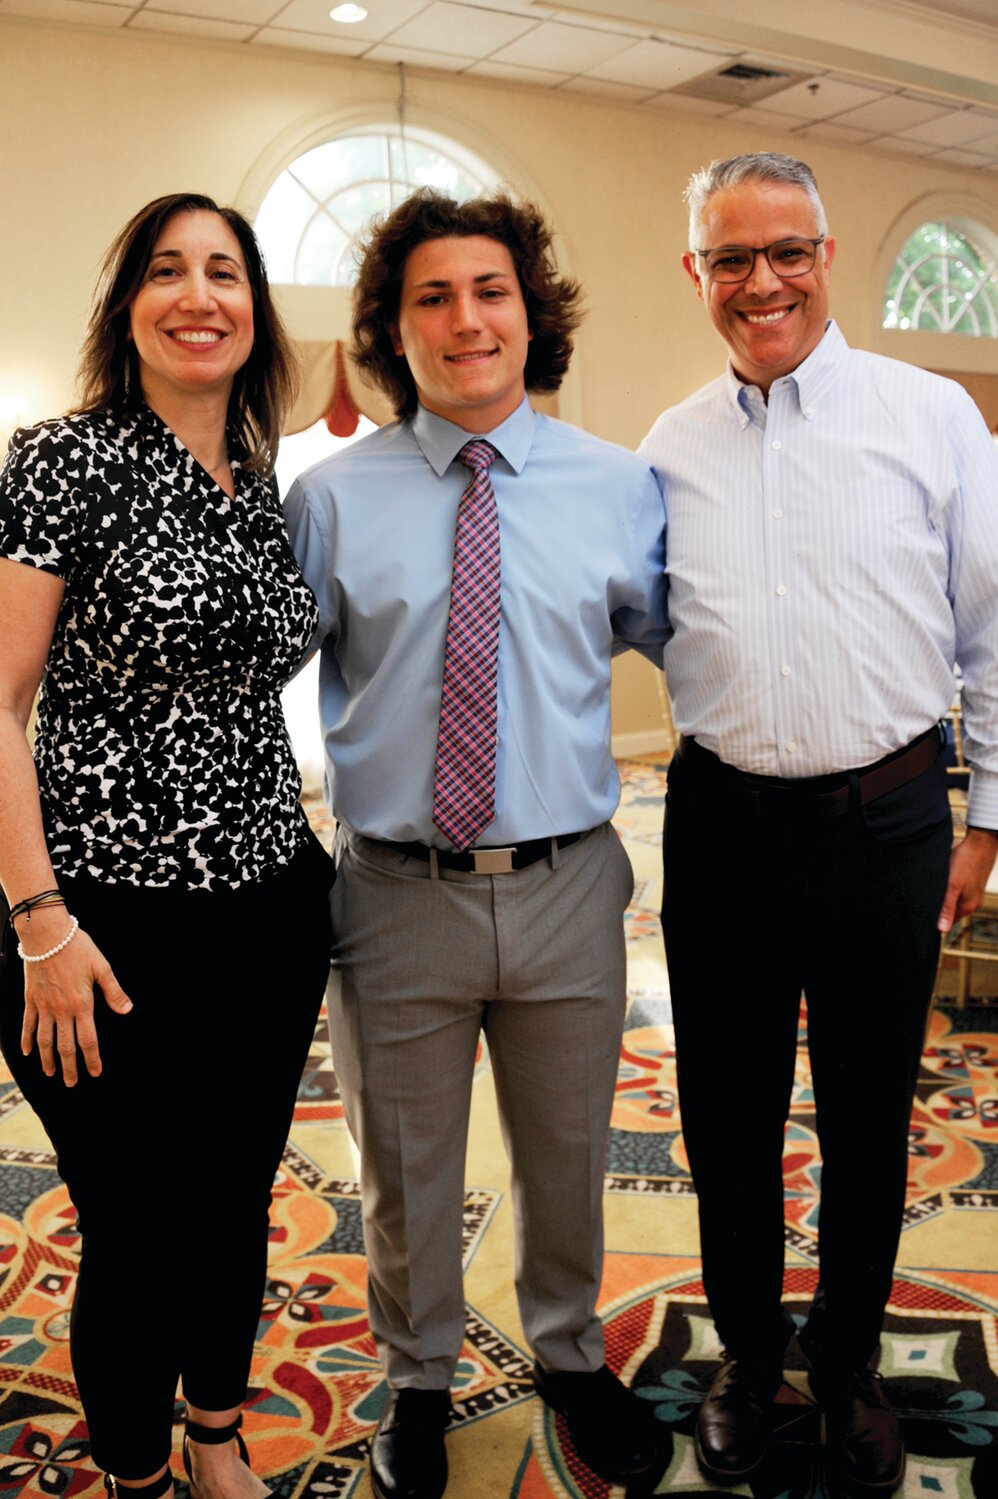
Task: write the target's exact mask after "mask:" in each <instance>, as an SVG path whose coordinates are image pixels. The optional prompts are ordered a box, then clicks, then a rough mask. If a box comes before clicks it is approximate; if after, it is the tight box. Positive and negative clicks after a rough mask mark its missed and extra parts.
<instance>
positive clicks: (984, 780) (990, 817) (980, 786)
mask: <svg viewBox="0 0 998 1499" xmlns="http://www.w3.org/2000/svg"><path fill="white" fill-rule="evenodd" d="M967 825H968V827H975V828H987V829H988V830H989V831H991V832H998V771H995V770H972V771H971V773H970V793H969V795H968V797H967Z"/></svg>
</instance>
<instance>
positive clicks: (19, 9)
mask: <svg viewBox="0 0 998 1499" xmlns="http://www.w3.org/2000/svg"><path fill="white" fill-rule="evenodd" d="M128 15H129V12H128V10H126V9H125V7H124V6H121V5H114V4H112V5H98V4H96V3H95V0H0V16H28V17H30V18H32V19H35V20H38V21H77V22H83V23H84V24H86V25H87V26H124V24H125V22H126V21H127V20H128Z"/></svg>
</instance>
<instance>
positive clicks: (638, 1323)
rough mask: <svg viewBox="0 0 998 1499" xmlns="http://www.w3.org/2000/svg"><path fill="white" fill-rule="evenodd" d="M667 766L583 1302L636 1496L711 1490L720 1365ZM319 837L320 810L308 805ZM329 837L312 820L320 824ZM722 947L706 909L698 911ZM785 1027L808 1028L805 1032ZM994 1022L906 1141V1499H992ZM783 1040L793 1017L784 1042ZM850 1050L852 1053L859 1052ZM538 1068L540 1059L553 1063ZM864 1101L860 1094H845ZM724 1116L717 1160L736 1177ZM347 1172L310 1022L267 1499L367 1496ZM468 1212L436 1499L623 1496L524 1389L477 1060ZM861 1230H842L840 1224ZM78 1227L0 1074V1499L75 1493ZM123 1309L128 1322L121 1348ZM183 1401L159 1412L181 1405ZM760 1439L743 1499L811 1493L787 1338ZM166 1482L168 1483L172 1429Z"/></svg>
mask: <svg viewBox="0 0 998 1499" xmlns="http://www.w3.org/2000/svg"><path fill="white" fill-rule="evenodd" d="M662 779H663V776H662V767H661V766H658V765H655V764H649V763H637V762H632V763H629V764H627V765H626V766H625V767H624V780H625V794H624V799H623V802H622V806H621V811H620V814H619V817H618V819H617V824H618V827H619V829H620V831H621V833H622V836H623V837H624V839H625V842H626V844H627V847H628V851H629V853H630V855H631V858H632V862H633V864H634V866H635V874H636V890H635V899H634V903H633V905H632V908H631V911H630V912H629V914H628V918H627V923H628V942H629V946H628V954H629V984H630V991H631V1006H630V1012H629V1018H628V1024H627V1034H626V1036H625V1040H624V1047H623V1051H622V1055H621V1066H620V1075H619V1084H618V1097H617V1104H616V1109H615V1112H614V1118H613V1130H612V1136H611V1141H610V1155H609V1161H608V1171H607V1197H606V1213H607V1250H608V1253H607V1261H606V1271H605V1276H604V1283H603V1288H602V1293H601V1311H602V1315H603V1317H604V1320H605V1323H606V1328H607V1348H608V1360H609V1362H610V1364H611V1366H612V1367H613V1368H615V1369H617V1370H618V1371H620V1372H621V1373H622V1374H623V1375H624V1377H625V1378H626V1379H627V1380H628V1381H629V1382H631V1383H632V1384H633V1386H634V1388H635V1389H636V1390H638V1391H639V1393H640V1394H641V1397H642V1398H643V1399H647V1400H648V1401H649V1403H650V1404H651V1405H652V1407H653V1409H654V1410H655V1413H656V1415H657V1417H658V1419H659V1421H660V1422H661V1423H662V1431H663V1461H664V1471H663V1474H662V1477H661V1479H660V1481H659V1482H658V1485H657V1487H656V1488H655V1492H656V1493H659V1494H667V1495H671V1496H681V1495H688V1496H692V1495H698V1496H711V1495H713V1494H715V1490H714V1489H713V1488H712V1487H711V1485H710V1484H708V1483H706V1482H705V1480H704V1479H703V1478H702V1477H701V1476H700V1474H699V1472H698V1470H697V1467H696V1463H695V1460H694V1457H693V1447H692V1430H693V1420H694V1415H695V1410H696V1406H697V1402H698V1400H699V1398H700V1393H701V1391H702V1382H703V1379H704V1377H705V1376H706V1375H707V1374H708V1372H709V1370H710V1367H711V1361H712V1360H713V1359H714V1358H715V1357H716V1354H717V1348H716V1339H715V1335H714V1330H713V1326H712V1324H711V1322H710V1319H709V1317H708V1315H707V1310H706V1306H705V1304H704V1297H703V1290H702V1285H701V1283H700V1279H699V1262H698V1260H697V1257H696V1256H697V1234H696V1203H695V1198H694V1196H693V1192H692V1186H691V1183H690V1179H689V1173H688V1170H687V1165H686V1160H685V1155H684V1151H683V1144H682V1136H681V1133H680V1121H679V1115H678V1107H677V1102H676V1089H675V1064H674V1056H673V1050H672V1044H671V1031H670V1027H669V1001H668V986H667V982H666V977H665V970H664V963H663V960H662V952H661V939H660V936H659V932H658V924H657V920H656V917H655V910H656V908H657V905H658V902H659V896H660V885H661V881H660V874H659V831H660V818H661V804H662ZM316 822H317V823H318V824H319V825H320V830H321V825H322V822H323V817H322V814H321V812H320V811H317V812H316ZM327 831H328V829H327ZM719 937H723V916H722V917H719ZM805 1023H806V1022H805ZM996 1032H998V1008H996V1007H989V1006H984V1005H976V1006H975V1005H971V1006H970V1007H969V1008H968V1009H966V1010H964V1011H957V1010H954V1009H951V1008H947V1007H940V1008H938V1009H937V1011H936V1013H935V1015H934V1017H933V1021H932V1026H931V1030H930V1035H929V1043H928V1046H927V1049H926V1052H925V1055H924V1059H923V1067H922V1073H921V1078H920V1082H919V1087H918V1097H917V1101H916V1107H915V1111H914V1115H913V1120H912V1131H911V1156H910V1159H911V1176H910V1191H909V1202H908V1210H907V1216H906V1225H905V1232H904V1234H903V1235H902V1246H901V1253H900V1258H899V1269H898V1274H897V1277H896V1280H895V1286H894V1292H893V1296H892V1300H891V1305H890V1308H889V1313H888V1318H887V1326H886V1329H885V1337H884V1352H883V1360H882V1364H881V1368H882V1371H883V1373H884V1374H885V1376H886V1378H887V1381H888V1388H889V1392H890V1394H891V1396H892V1398H893V1400H894V1402H895V1405H896V1406H897V1407H898V1409H899V1412H900V1414H901V1417H902V1420H903V1423H904V1426H905V1432H906V1437H907V1441H908V1445H909V1450H910V1453H911V1457H910V1461H909V1468H908V1475H907V1478H906V1481H905V1487H904V1490H903V1495H904V1499H994V1496H995V1495H998V1232H996V1230H998V1034H996ZM803 1039H804V1029H803V1023H802V1031H801V1038H800V1040H801V1042H803ZM862 1044H863V1037H862V1034H858V1035H857V1036H856V1045H857V1046H862ZM552 1065H557V1059H556V1058H552ZM857 1107H858V1108H862V1100H861V1099H860V1100H857ZM737 1152H738V1141H737V1121H734V1122H733V1123H732V1162H733V1167H735V1168H736V1169H737V1167H738V1159H737ZM356 1174H357V1171H356V1160H355V1158H354V1153H353V1148H352V1145H351V1142H350V1140H349V1136H348V1135H347V1132H346V1130H345V1128H344V1126H343V1120H342V1110H341V1108H340V1105H339V1100H338V1096H337V1092H336V1081H335V1074H334V1071H333V1067H332V1062H331V1059H330V1056H329V1046H328V1041H327V1039H326V1035H325V1027H324V1025H322V1024H320V1026H319V1028H318V1030H317V1032H316V1039H315V1044H314V1047H313V1051H312V1055H311V1057H310V1059H309V1064H308V1067H307V1069H306V1072H305V1075H304V1077H303V1079H302V1084H301V1089H300V1093H299V1100H298V1107H297V1110H296V1121H295V1126H294V1130H293V1134H292V1140H291V1142H290V1144H289V1146H288V1149H287V1152H286V1154H285V1158H284V1162H283V1168H282V1171H281V1174H280V1177H279V1179H278V1182H277V1185H276V1190H275V1199H274V1208H273V1214H272V1231H271V1256H270V1267H269V1279H268V1284H267V1287H266V1294H265V1298H264V1301H263V1303H262V1306H261V1312H260V1324H259V1333H258V1340H257V1347H256V1355H255V1358H254V1364H253V1371H252V1387H251V1394H250V1401H249V1407H248V1412H247V1418H246V1427H245V1431H246V1437H247V1441H248V1443H249V1446H250V1449H251V1453H252V1457H253V1464H254V1467H255V1468H256V1469H257V1470H258V1471H259V1472H261V1473H262V1474H264V1475H265V1476H266V1477H267V1480H268V1482H269V1484H270V1486H271V1488H272V1489H273V1491H274V1492H275V1494H278V1495H280V1496H287V1499H291V1496H292V1495H294V1496H306V1495H308V1496H314V1499H347V1496H349V1499H368V1496H369V1494H370V1488H369V1485H368V1481H367V1478H366V1475H365V1472H364V1464H365V1443H366V1440H367V1438H368V1437H369V1435H370V1432H371V1430H372V1428H373V1426H374V1424H375V1422H376V1421H377V1418H378V1414H379V1412H380V1409H381V1406H382V1403H383V1401H384V1398H385V1386H384V1383H383V1381H382V1379H381V1375H380V1370H379V1367H378V1364H377V1361H376V1358H375V1353H374V1347H373V1343H372V1341H371V1338H370V1335H369V1333H368V1329H367V1322H366V1316H365V1310H364V1285H365V1267H364V1259H363V1253H362V1248H363V1246H362V1242H361V1230H360V1203H359V1198H358V1192H357V1186H356ZM785 1176H786V1185H787V1230H786V1234H787V1273H786V1296H787V1300H788V1304H789V1306H790V1309H791V1311H792V1312H797V1311H798V1309H799V1310H800V1311H801V1312H802V1311H803V1308H804V1306H805V1305H806V1303H807V1299H808V1297H809V1295H810V1293H811V1291H812V1290H813V1287H814V1283H815V1279H816V1269H815V1214H816V1204H817V1192H818V1185H819V1180H820V1160H819V1157H818V1149H817V1141H816V1137H815V1132H814V1113H813V1099H812V1095H811V1091H810V1084H809V1077H808V1070H807V1060H806V1051H804V1050H801V1051H800V1053H799V1067H798V1075H797V1081H796V1087H795V1090H794V1097H793V1104H792V1114H791V1120H790V1124H789V1126H788V1130H787V1143H786V1157H785ZM468 1183H469V1186H468V1192H467V1196H466V1205H465V1262H466V1267H467V1269H466V1291H467V1300H468V1322H467V1335H466V1341H465V1346H464V1350H463V1357H462V1360H461V1365H460V1368H459V1371H458V1376H457V1380H456V1382H455V1391H454V1394H455V1406H454V1421H453V1427H452V1430H451V1432H450V1434H449V1436H448V1450H449V1454H450V1463H451V1475H452V1476H451V1483H450V1486H449V1489H448V1495H451V1494H453V1495H454V1496H455V1499H461V1496H465V1499H506V1496H509V1499H622V1496H623V1490H619V1489H618V1490H614V1489H610V1488H609V1487H608V1486H607V1485H606V1484H605V1483H602V1482H601V1481H599V1480H597V1479H594V1478H593V1477H592V1475H591V1474H589V1473H588V1471H587V1470H586V1469H584V1468H583V1467H582V1466H581V1464H580V1463H579V1462H578V1460H577V1458H576V1457H575V1454H574V1452H573V1451H572V1449H571V1445H570V1443H569V1442H568V1440H567V1438H565V1435H564V1432H563V1430H562V1427H561V1423H560V1420H556V1419H554V1418H553V1417H552V1416H551V1415H550V1413H549V1412H547V1411H546V1410H545V1409H544V1408H543V1407H542V1406H541V1405H540V1403H539V1402H538V1401H537V1400H536V1399H535V1398H534V1397H533V1395H532V1389H531V1384H530V1363H531V1361H530V1356H529V1352H528V1350H527V1349H526V1347H525V1345H524V1342H523V1337H522V1332H521V1330H520V1326H519V1322H518V1318H517V1314H516V1307H515V1300H514V1297H513V1292H512V1285H511V1264H512V1223H511V1213H510V1204H509V1197H508V1190H507V1173H506V1166H505V1158H504V1155H503V1151H502V1146H501V1143H500V1141H499V1136H498V1130H497V1128H496V1124H495V1112H494V1099H493V1095H492V1079H491V1073H490V1070H489V1066H488V1057H487V1054H486V1053H485V1052H484V1051H483V1053H482V1056H481V1058H480V1065H479V1070H478V1078H477V1082H476V1087H475V1099H474V1104H473V1118H472V1136H471V1145H470V1150H469V1164H468ZM857 1230H858V1231H861V1225H857ZM76 1249H77V1237H76V1233H75V1215H74V1213H73V1210H72V1207H71V1205H70V1203H69V1201H68V1198H67V1196H66V1193H65V1190H64V1189H63V1187H62V1186H61V1184H60V1182H59V1180H58V1177H57V1176H56V1174H55V1171H54V1168H53V1163H52V1156H51V1152H50V1150H49V1148H48V1143H47V1141H46V1140H45V1137H44V1135H43V1133H42V1132H41V1129H40V1127H39V1125H38V1123H37V1121H36V1120H35V1119H34V1117H33V1116H32V1114H31V1112H30V1110H29V1109H28V1108H27V1107H26V1105H24V1104H23V1102H22V1100H21V1099H20V1096H19V1094H18V1093H17V1090H16V1088H15V1087H14V1085H13V1083H12V1082H11V1080H10V1078H9V1077H8V1076H6V1075H3V1076H0V1490H5V1491H6V1492H8V1493H10V1494H24V1495H32V1496H35V1495H50V1496H51V1495H67V1496H75V1495H77V1494H92V1495H94V1496H96V1494H97V1492H98V1486H99V1477H98V1475H97V1473H96V1472H95V1470H94V1468H93V1466H92V1465H91V1463H90V1460H89V1455H88V1446H87V1437H86V1427H85V1425H84V1423H83V1422H82V1419H81V1416H80V1412H79V1406H78V1404H77V1401H76V1395H75V1385H74V1382H73V1377H72V1371H71V1368H70V1363H69V1355H68V1341H67V1340H68V1311H69V1305H70V1302H71V1298H72V1291H73V1284H74V1276H75V1266H76ZM143 1327H144V1318H143V1312H142V1308H136V1358H137V1360H141V1357H142V1338H143ZM181 1409H182V1407H181V1406H180V1405H179V1404H178V1421H179V1413H180V1410H181ZM775 1417H776V1426H777V1432H778V1435H777V1441H776V1446H775V1457H774V1461H773V1462H771V1463H770V1465H769V1469H768V1470H767V1471H764V1472H762V1473H760V1474H758V1475H756V1476H755V1478H754V1480H753V1484H752V1485H751V1486H747V1485H746V1486H742V1487H739V1488H735V1489H729V1490H727V1491H726V1492H727V1493H729V1494H735V1495H750V1494H751V1495H754V1496H755V1499H826V1490H825V1488H824V1486H823V1477H822V1469H821V1462H820V1445H819V1444H820V1421H819V1417H818V1413H817V1411H816V1410H815V1408H814V1406H813V1405H812V1403H811V1401H810V1399H809V1396H808V1391H807V1384H806V1376H805V1374H804V1371H803V1366H802V1365H801V1364H800V1362H799V1360H798V1359H797V1358H796V1353H795V1348H794V1346H793V1345H792V1347H791V1351H790V1355H789V1357H788V1363H787V1368H786V1383H785V1384H784V1386H783V1388H782V1390H781V1391H780V1394H779V1397H778V1400H777V1405H776V1412H775ZM174 1466H175V1469H176V1472H177V1475H178V1477H179V1478H180V1485H179V1488H180V1490H181V1491H182V1490H183V1479H182V1469H181V1465H180V1462H179V1431H178V1434H177V1443H176V1455H175V1459H174Z"/></svg>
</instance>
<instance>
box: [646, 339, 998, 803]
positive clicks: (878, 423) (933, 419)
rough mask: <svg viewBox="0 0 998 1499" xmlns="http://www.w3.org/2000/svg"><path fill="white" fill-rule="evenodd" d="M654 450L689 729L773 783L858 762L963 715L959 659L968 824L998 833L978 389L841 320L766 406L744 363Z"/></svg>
mask: <svg viewBox="0 0 998 1499" xmlns="http://www.w3.org/2000/svg"><path fill="white" fill-rule="evenodd" d="M639 453H640V455H641V456H642V457H644V458H646V459H648V460H649V461H650V462H651V463H653V464H654V466H655V468H656V469H657V470H658V472H659V474H660V476H661V478H662V480H663V482H664V486H665V498H666V515H667V544H666V550H667V559H668V561H667V567H668V574H669V617H670V622H671V625H672V629H673V635H672V638H671V640H670V641H669V642H668V644H667V646H666V650H665V671H666V679H667V681H668V685H669V690H670V692H671V694H672V698H673V705H674V712H675V719H676V724H677V727H678V728H679V729H680V730H681V732H682V733H684V734H691V735H695V736H696V738H697V741H698V742H699V743H700V744H702V745H703V746H704V748H705V749H708V750H712V751H713V752H714V753H715V754H716V755H719V756H720V758H721V759H722V760H724V761H726V762H727V763H728V764H730V765H736V766H738V767H740V768H741V769H742V770H747V771H752V772H755V773H757V774H762V775H777V776H786V777H798V776H811V775H821V774H824V773H826V772H829V771H837V770H844V769H854V768H856V767H857V766H860V765H866V764H869V763H871V762H872V761H875V760H878V759H880V758H881V757H882V756H884V755H886V754H889V753H890V752H891V751H892V750H895V749H900V748H901V747H902V746H904V745H905V744H908V743H909V742H910V741H911V740H912V739H914V738H916V736H917V735H919V734H921V733H922V732H923V731H924V730H926V729H927V728H929V727H930V726H931V725H932V723H933V722H934V721H936V720H937V719H939V718H940V717H941V716H942V715H943V714H944V713H945V712H946V710H947V708H948V707H949V704H950V702H951V700H952V698H953V693H954V680H953V663H954V661H958V662H959V664H960V667H961V669H962V672H963V675H964V679H965V684H966V685H965V689H964V699H963V701H964V715H965V718H964V722H965V729H966V736H967V749H968V754H969V757H970V760H971V763H972V764H973V765H974V767H975V770H974V774H973V776H972V785H971V802H970V808H969V821H970V822H971V823H973V824H975V825H977V826H980V827H986V828H992V829H998V448H996V445H995V442H994V440H993V439H992V437H991V435H990V434H989V432H988V430H987V428H986V426H985V424H984V422H983V420H982V418H981V416H980V414H979V412H978V410H977V408H976V406H975V405H974V403H973V402H972V401H971V399H970V397H969V396H968V395H967V394H966V393H965V392H964V391H963V389H962V388H961V387H960V386H958V385H956V384H954V383H953V382H952V381H948V380H943V379H940V378H939V377H938V376H935V375H930V374H928V373H926V372H925V371H924V370H920V369H916V368H915V367H913V366H911V365H907V364H902V363H900V362H899V361H896V360H893V359H884V358H881V357H879V356H878V355H875V354H867V353H863V352H861V351H859V350H854V349H850V348H849V346H848V345H847V343H846V341H845V339H844V338H843V336H842V334H841V333H840V331H839V329H838V328H837V327H836V325H835V323H834V322H832V323H829V325H828V329H827V331H826V333H825V336H824V338H823V339H822V341H821V343H820V344H819V345H818V347H817V349H815V350H814V352H813V353H812V354H811V355H810V356H809V357H808V358H807V359H806V360H805V361H804V362H803V363H802V364H801V365H800V366H799V367H798V369H796V370H795V371H794V372H793V374H791V375H787V376H785V377H783V378H782V379H779V380H776V381H774V383H773V385H772V388H771V390H770V392H769V401H768V404H767V403H766V402H765V401H764V400H763V397H762V393H761V391H759V390H758V389H757V388H756V387H754V386H749V385H745V384H743V383H742V382H741V381H740V380H739V379H738V378H737V376H736V375H735V374H734V372H733V371H732V370H731V369H730V368H729V369H728V371H727V373H726V374H725V375H724V376H722V377H721V378H720V379H718V380H716V381H714V382H713V383H712V384H711V385H708V386H706V387H705V388H704V389H703V390H701V391H698V392H697V393H696V394H695V395H693V396H691V397H690V398H689V399H688V400H687V401H685V402H683V403H682V404H681V405H679V406H677V407H674V408H673V409H672V410H670V411H666V412H665V413H664V415H663V416H661V417H660V418H659V420H658V421H657V422H656V423H655V425H654V427H653V428H652V429H651V431H650V432H649V434H648V436H647V437H646V438H645V440H644V442H643V443H642V444H641V447H640V449H639Z"/></svg>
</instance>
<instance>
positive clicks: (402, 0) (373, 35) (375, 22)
mask: <svg viewBox="0 0 998 1499" xmlns="http://www.w3.org/2000/svg"><path fill="white" fill-rule="evenodd" d="M333 3H334V0H291V3H290V5H285V6H284V8H283V9H282V10H281V11H280V13H279V14H278V15H275V16H274V20H273V24H274V26H276V27H279V28H280V29H281V30H282V31H314V32H317V33H319V34H320V35H322V36H339V37H343V38H344V40H349V41H354V42H356V41H358V40H360V41H367V42H380V41H381V40H382V38H383V37H386V36H388V35H389V33H390V32H392V31H394V30H395V28H396V27H397V26H402V25H404V24H405V22H406V21H411V20H412V18H413V16H418V15H419V12H420V11H421V10H425V9H426V6H427V3H428V0H377V4H376V5H375V4H372V5H371V7H370V10H369V12H368V15H367V19H366V20H364V21H358V22H357V23H356V25H350V26H344V25H343V24H342V22H340V23H337V22H336V21H331V20H330V19H329V12H330V9H331V7H332V5H333Z"/></svg>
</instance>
